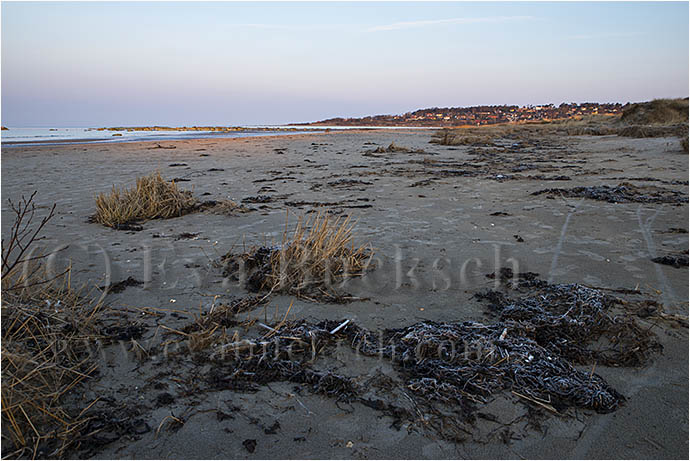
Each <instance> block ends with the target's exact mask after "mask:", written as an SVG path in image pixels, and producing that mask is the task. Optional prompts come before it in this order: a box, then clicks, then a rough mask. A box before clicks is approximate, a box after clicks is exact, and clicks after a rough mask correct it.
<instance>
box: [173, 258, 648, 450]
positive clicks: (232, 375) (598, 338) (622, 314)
mask: <svg viewBox="0 0 690 461" xmlns="http://www.w3.org/2000/svg"><path fill="white" fill-rule="evenodd" d="M491 276H492V277H493V278H494V279H498V280H497V281H498V282H499V283H500V288H501V291H487V292H485V293H482V294H479V295H478V297H479V298H480V299H481V300H484V301H486V302H487V304H488V307H489V313H490V314H492V315H493V316H494V321H493V323H480V322H472V321H469V322H432V321H422V322H418V323H415V324H413V325H410V326H407V327H404V328H396V329H384V330H375V331H372V330H367V329H365V328H362V327H360V326H358V325H357V324H355V323H353V322H351V321H329V320H325V321H319V322H315V321H309V320H304V319H302V320H295V321H291V322H287V323H283V322H281V323H280V324H279V325H276V326H273V327H269V326H264V327H265V328H266V329H267V330H269V332H268V333H266V335H264V336H263V337H261V338H255V339H253V340H250V339H245V340H243V341H239V340H238V338H237V337H234V338H233V339H232V340H231V341H232V342H231V343H228V344H224V345H221V346H218V342H217V341H216V342H210V343H214V344H215V346H214V348H213V349H208V350H206V353H207V354H208V359H209V360H210V361H211V362H212V363H213V364H214V365H213V367H211V369H210V370H209V371H208V372H207V374H206V375H205V382H206V383H207V384H208V385H209V386H210V387H211V388H212V389H217V390H221V389H230V390H234V391H241V392H255V391H257V390H258V389H259V386H261V385H266V384H269V383H271V382H276V381H284V382H285V381H287V382H291V383H294V384H297V385H298V386H299V388H303V387H304V388H306V389H308V390H309V391H311V392H313V393H317V394H321V395H324V396H327V397H330V398H333V399H335V400H336V401H338V402H348V403H357V402H358V403H361V404H363V405H365V406H368V407H371V408H374V409H376V410H378V411H381V412H383V413H384V414H386V415H389V416H391V417H392V418H394V423H393V426H394V427H396V428H400V427H401V425H402V422H404V421H408V422H410V423H412V424H416V423H418V422H419V421H420V419H419V418H420V414H421V413H420V411H421V412H422V413H425V414H426V415H427V416H422V419H423V420H425V421H426V422H427V423H428V425H427V426H426V427H429V428H432V429H433V430H435V431H437V433H438V434H439V435H440V436H442V437H444V438H450V439H453V440H458V439H459V438H461V437H462V436H463V433H465V434H467V433H468V432H467V429H468V428H470V426H468V425H471V424H473V423H474V422H475V419H476V418H477V417H478V416H481V415H484V416H486V415H485V413H482V405H483V404H485V403H488V402H490V401H492V400H493V399H494V398H495V397H496V396H497V395H498V394H500V393H506V392H510V393H512V394H513V395H515V396H518V397H520V398H521V399H523V400H522V401H525V402H527V403H529V404H530V405H536V406H537V407H539V408H540V409H542V410H543V409H547V410H549V411H551V412H553V413H562V412H564V411H565V410H567V409H568V408H573V407H577V408H586V409H591V410H594V411H596V412H599V413H608V412H612V411H615V410H616V409H617V408H619V407H620V406H621V405H622V404H623V403H624V402H625V397H624V396H623V395H621V394H620V393H619V392H617V391H616V390H615V389H614V388H612V387H611V386H610V385H609V384H608V383H607V382H606V381H605V380H604V378H603V377H601V376H600V375H599V374H597V373H595V368H594V366H596V365H608V366H638V365H641V364H644V363H646V362H647V360H648V359H649V357H650V354H651V353H652V352H655V351H658V350H659V349H660V346H659V344H658V343H657V342H656V340H655V337H654V336H653V334H652V333H650V332H649V330H648V329H644V328H642V327H641V326H640V324H639V323H638V318H646V317H649V316H651V315H655V314H657V313H658V308H659V306H658V304H657V303H655V302H654V301H649V300H647V301H646V302H626V301H624V300H622V299H620V298H617V297H614V296H611V295H608V294H605V293H604V292H603V291H601V290H600V289H596V288H591V287H586V286H583V285H578V284H549V283H547V282H545V281H542V280H540V279H539V277H538V274H536V273H533V272H523V273H518V274H514V273H513V272H512V271H511V270H510V269H502V270H501V271H499V273H498V274H491ZM616 292H620V293H623V292H624V291H622V290H619V291H616ZM626 293H627V292H626ZM635 293H637V292H635ZM258 299H261V298H249V299H247V300H239V301H237V302H236V304H231V305H228V306H233V305H234V306H238V308H233V307H229V308H227V309H225V312H224V313H223V314H221V312H222V311H223V310H222V309H221V310H218V309H216V311H214V313H213V314H211V315H209V316H207V318H206V319H205V321H208V322H209V324H208V325H205V327H210V326H212V325H211V324H213V325H224V326H225V325H229V324H230V323H228V322H227V320H228V319H231V318H232V316H234V315H235V313H236V312H241V311H245V307H246V308H247V309H250V308H252V307H253V306H256V305H257V304H256V303H257V300H258ZM239 306H244V307H239ZM223 315H226V316H227V318H221V317H222V316H223ZM197 322H198V321H197ZM193 328H197V327H193ZM193 328H192V327H190V328H186V329H185V331H188V332H189V331H192V329H193ZM341 346H345V347H347V348H349V349H350V350H351V351H353V352H354V353H356V354H361V355H364V356H368V357H372V358H378V359H380V360H385V361H388V362H390V363H392V365H393V367H394V369H395V370H396V371H397V373H398V378H399V379H393V378H391V377H388V376H386V377H385V378H386V379H387V381H386V383H384V385H383V386H377V385H376V384H375V383H374V384H372V380H375V379H376V378H372V379H370V380H369V381H364V382H363V381H362V379H361V377H357V376H355V377H353V376H346V375H341V374H338V373H336V372H335V371H334V370H327V369H323V365H320V364H319V358H321V357H329V356H331V355H332V354H333V353H334V352H336V351H337V350H338V349H339V348H340V347H341ZM575 364H581V365H584V364H587V365H592V369H591V370H590V369H587V370H585V371H581V370H578V369H577V368H575ZM373 388H377V389H378V391H374V392H376V393H377V394H378V393H379V392H381V393H383V394H385V395H389V396H390V398H387V399H386V400H380V399H372V398H371V396H372V394H371V392H372V391H373ZM298 392H299V391H298ZM399 392H403V393H405V395H407V396H408V397H410V399H411V400H410V402H412V405H413V407H414V409H413V408H403V407H399V406H397V405H395V403H396V402H400V400H399V396H398V397H395V395H396V393H399ZM408 394H409V395H408ZM403 402H404V400H403ZM484 416H481V417H484ZM489 416H490V415H489ZM425 424H426V423H425ZM449 425H450V426H449Z"/></svg>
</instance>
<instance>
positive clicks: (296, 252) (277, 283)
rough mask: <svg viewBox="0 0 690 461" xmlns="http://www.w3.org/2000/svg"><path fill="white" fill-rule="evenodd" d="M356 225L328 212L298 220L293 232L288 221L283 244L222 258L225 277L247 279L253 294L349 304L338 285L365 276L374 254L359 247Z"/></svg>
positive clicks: (365, 247)
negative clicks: (284, 295)
mask: <svg viewBox="0 0 690 461" xmlns="http://www.w3.org/2000/svg"><path fill="white" fill-rule="evenodd" d="M353 228H354V223H352V221H351V218H350V217H349V216H348V217H346V218H333V217H330V216H329V215H328V214H325V213H318V214H315V215H313V216H312V217H304V216H302V217H300V218H299V221H298V222H297V225H296V227H295V229H294V230H293V231H292V233H289V232H288V229H287V223H286V225H285V232H284V233H283V240H282V242H281V243H280V244H279V245H276V246H272V247H266V246H263V247H256V248H252V249H251V250H250V251H248V252H245V253H242V254H233V253H232V252H230V253H228V254H226V255H225V256H224V257H223V264H224V267H225V269H224V272H225V275H228V276H232V277H235V278H237V279H242V278H244V280H245V286H246V288H247V289H249V290H250V291H254V292H258V291H262V290H269V291H270V292H278V293H290V294H294V295H297V296H300V297H303V298H307V299H322V300H331V301H341V302H342V301H346V300H348V299H350V298H349V297H348V296H345V295H342V294H340V293H339V292H338V290H337V287H336V285H337V284H338V283H340V282H341V281H343V280H344V279H346V278H349V277H355V276H360V275H362V274H363V273H364V272H365V271H366V270H367V267H368V264H369V262H370V261H371V257H372V256H373V251H372V249H371V246H370V245H361V246H355V244H354V242H353V233H352V230H353Z"/></svg>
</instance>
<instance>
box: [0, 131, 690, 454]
mask: <svg viewBox="0 0 690 461" xmlns="http://www.w3.org/2000/svg"><path fill="white" fill-rule="evenodd" d="M430 139H431V132H430V131H429V130H414V129H410V130H395V131H391V130H363V131H356V130H352V131H347V132H336V131H332V132H327V133H311V134H295V135H283V136H265V137H256V138H238V139H197V140H181V141H164V142H160V141H159V142H129V143H109V144H89V143H84V144H64V145H40V146H30V147H17V146H13V147H8V148H3V151H2V198H3V204H2V234H3V237H4V236H5V235H7V233H8V232H9V231H10V226H11V225H12V222H13V215H12V212H11V210H10V209H9V208H8V206H7V199H12V200H14V201H16V200H19V198H20V197H21V196H22V195H24V196H28V195H30V194H31V193H32V192H34V191H37V194H36V202H37V205H40V206H41V207H50V206H52V204H53V203H56V204H57V207H56V216H55V218H54V219H52V220H51V221H50V222H49V223H48V224H47V226H46V228H45V229H44V231H43V232H42V234H43V235H45V239H44V240H42V241H41V242H40V243H41V245H42V246H44V247H45V248H48V249H49V250H51V251H53V250H54V251H57V250H59V251H57V253H56V254H55V257H54V258H53V259H52V260H51V262H50V264H53V265H54V268H55V270H58V269H59V268H62V267H66V266H67V265H68V264H71V268H72V269H71V277H72V283H73V284H84V285H85V286H87V287H90V288H91V289H93V292H92V295H93V296H96V297H99V296H101V295H102V296H103V301H104V303H105V304H107V306H108V308H109V311H110V313H109V314H108V315H109V316H110V318H111V319H112V318H117V321H118V322H119V325H125V326H130V327H132V326H135V327H136V328H137V329H138V331H139V334H138V335H137V336H136V338H137V339H136V345H134V344H133V342H132V341H133V338H134V336H133V335H129V336H127V335H125V336H123V338H124V340H123V341H120V342H119V343H117V341H116V342H115V343H113V344H110V345H108V346H105V347H103V348H101V349H100V350H99V354H100V355H99V371H98V375H97V376H95V377H94V378H92V379H90V380H88V381H86V382H85V383H84V385H83V386H81V387H79V388H78V389H77V392H76V393H75V394H74V395H73V396H72V398H73V399H74V401H75V402H80V401H81V402H91V401H93V400H94V399H96V398H100V400H99V401H98V403H97V404H96V405H94V407H93V410H94V411H100V412H110V413H109V415H110V416H109V417H110V419H111V420H112V419H116V418H117V417H118V416H117V415H119V417H120V418H121V419H122V420H123V421H125V420H127V421H130V422H132V421H135V422H136V424H133V425H130V426H127V427H125V425H123V424H124V423H123V424H121V425H120V426H118V427H119V429H118V430H115V429H112V428H110V429H108V431H107V432H108V434H107V435H103V434H101V435H102V436H103V437H102V438H101V439H100V440H101V443H100V445H98V446H96V445H94V444H91V445H88V444H86V443H85V444H83V445H82V446H81V447H79V449H78V450H77V451H75V452H73V453H72V456H87V457H94V458H208V459H215V458H242V459H272V458H307V459H310V458H442V459H444V458H579V459H583V458H586V459H597V458H599V459H601V458H653V459H669V458H686V457H687V456H688V328H687V320H686V321H685V323H684V324H683V322H682V321H679V320H678V319H682V318H685V319H687V315H688V268H687V266H685V267H679V268H676V267H673V266H670V265H663V264H657V263H655V262H653V261H652V259H653V258H657V257H663V256H665V255H679V254H680V255H682V254H685V255H687V251H688V234H687V225H688V202H687V197H688V168H689V165H688V155H687V153H686V152H683V151H681V149H680V146H679V144H678V139H677V138H644V139H633V138H626V137H620V136H542V137H538V136H535V137H532V138H530V139H528V140H527V141H520V140H515V139H500V140H497V141H495V144H494V145H493V146H492V147H487V146H472V145H468V146H444V145H437V144H430V143H429V141H430ZM391 143H394V146H398V149H387V148H388V147H389V146H390V145H391ZM378 148H380V149H378ZM155 171H159V172H160V173H161V175H162V176H163V177H164V178H165V179H166V180H173V179H175V181H176V183H177V184H178V186H179V187H180V188H182V189H187V190H191V191H192V192H193V194H194V196H195V197H198V198H199V199H200V200H216V201H219V200H233V201H234V202H236V203H238V204H243V205H244V206H245V207H246V208H247V209H248V210H245V211H244V212H237V213H233V214H229V215H228V214H214V213H207V212H195V213H189V214H186V215H184V216H181V217H176V218H172V219H156V220H151V221H147V222H143V223H141V227H142V229H141V230H139V231H125V230H115V229H111V228H107V227H105V226H102V225H100V224H97V223H93V222H89V217H90V216H92V215H93V214H94V212H95V202H94V198H95V196H96V195H97V194H99V193H101V192H108V191H109V190H110V189H111V188H112V186H113V185H115V186H118V187H122V186H126V187H131V186H132V185H133V184H134V181H135V179H136V178H137V177H138V176H143V175H147V174H150V173H152V172H155ZM621 184H627V185H632V186H633V187H632V190H634V191H637V192H635V193H636V194H638V196H639V194H641V193H647V194H649V195H648V196H656V197H659V196H663V197H667V198H668V199H664V200H660V201H659V200H657V201H655V200H647V199H642V200H640V201H628V202H624V203H621V202H616V201H605V200H597V199H593V198H591V197H590V198H587V197H584V198H583V197H578V196H569V193H568V192H562V191H561V192H558V191H554V190H555V189H564V190H565V189H567V190H571V189H573V188H577V187H592V186H603V185H606V186H611V187H615V186H619V185H621ZM626 187H628V188H629V189H630V187H629V186H626ZM635 188H641V189H635ZM650 188H651V189H650ZM545 189H548V190H550V191H546V192H543V193H540V194H537V195H535V194H534V193H537V192H540V191H543V190H545ZM640 191H642V192H640ZM650 191H651V192H650ZM655 194H656V195H655ZM664 202H666V203H664ZM41 210H45V208H39V210H38V211H39V213H40V212H41ZM313 210H317V211H318V210H321V211H324V212H328V213H330V214H331V215H332V216H348V215H349V216H352V219H353V220H355V221H356V226H355V228H354V230H353V235H354V239H355V241H356V243H358V244H366V243H370V244H371V247H372V248H373V249H374V252H375V257H374V259H373V261H374V262H375V268H374V269H373V270H372V271H371V272H370V273H368V274H367V275H366V276H365V277H363V278H355V279H352V280H351V281H349V282H348V283H347V285H346V286H345V288H344V291H346V292H347V293H348V294H349V295H351V296H352V297H353V298H357V300H355V301H353V302H348V303H325V302H314V301H310V300H308V299H303V298H299V297H295V296H291V295H286V294H273V295H271V296H270V298H268V299H267V304H264V305H261V306H257V307H256V308H254V309H252V310H249V311H248V312H246V313H242V314H238V318H242V319H245V318H249V317H254V318H257V319H258V322H261V323H266V324H268V325H275V324H276V323H277V322H278V321H280V319H283V318H285V319H286V320H298V319H309V320H310V321H314V322H318V321H322V320H332V321H339V322H340V321H343V320H350V321H351V322H352V323H353V324H356V325H358V326H360V327H362V328H366V329H368V330H371V331H379V330H382V329H391V328H403V327H407V326H410V325H412V324H414V323H416V322H420V321H425V320H426V321H434V322H464V321H476V322H490V321H492V320H491V314H490V312H489V311H488V310H487V303H486V302H484V301H482V300H480V299H478V298H476V297H475V294H477V293H480V292H484V291H486V290H490V289H494V288H496V279H491V278H487V277H486V275H487V274H492V273H494V272H495V271H498V270H499V269H500V268H501V267H508V266H510V267H514V268H516V269H517V270H516V271H515V272H516V273H517V272H518V271H519V272H523V273H524V272H534V273H537V274H539V275H538V277H539V279H541V280H544V281H546V282H549V283H552V284H571V283H577V284H581V285H584V286H587V287H592V288H595V289H599V290H603V291H604V292H606V293H609V291H606V290H619V289H625V290H630V291H633V292H636V293H633V294H632V295H630V296H632V297H634V298H636V299H637V298H640V297H641V298H645V299H653V300H655V301H657V302H658V305H659V312H662V313H664V314H665V315H667V316H669V318H672V319H675V320H673V321H672V320H664V318H663V317H659V316H655V317H648V318H644V317H639V318H637V317H636V322H638V323H639V324H640V325H641V327H642V328H644V329H645V330H648V331H650V332H652V333H653V334H654V338H655V340H656V341H658V343H659V344H660V345H661V346H663V350H660V351H652V352H650V354H649V360H648V361H646V362H645V363H644V364H642V365H639V366H620V367H616V366H604V365H601V364H598V365H597V364H594V366H582V365H577V364H576V365H575V368H577V369H578V370H580V371H583V372H586V373H591V374H592V375H594V374H596V375H598V376H599V377H601V378H602V379H603V380H605V381H606V382H607V383H608V384H609V385H610V386H611V387H612V388H614V389H615V390H616V391H617V392H619V393H620V394H622V395H623V396H624V397H625V399H626V400H625V402H624V403H623V404H622V405H621V406H620V408H618V409H616V410H615V411H612V412H609V413H606V414H599V413H597V412H595V411H592V410H590V409H586V408H577V407H570V408H566V409H563V410H562V411H558V412H557V413H558V414H553V412H551V411H548V410H545V409H544V408H542V407H540V406H539V405H535V404H534V402H530V401H527V400H525V399H524V398H521V397H520V396H519V395H515V394H514V393H511V392H510V390H503V391H500V392H495V393H492V395H491V397H490V398H488V402H487V403H482V404H479V405H478V408H477V411H478V412H479V413H481V415H484V417H482V416H479V417H476V418H475V419H474V420H473V422H472V423H471V424H469V425H468V426H466V427H470V428H471V429H469V430H468V431H467V433H465V434H464V440H462V441H460V440H457V439H456V440H450V439H449V437H446V436H444V434H443V432H442V431H439V430H438V428H437V427H436V426H434V424H432V422H431V421H432V420H431V418H432V417H431V416H430V415H428V414H425V412H424V411H423V409H419V408H416V407H415V405H414V402H413V401H412V400H413V399H412V400H411V399H410V397H406V395H407V394H409V393H411V391H410V390H409V388H407V387H406V385H405V383H404V381H403V380H402V379H401V377H400V375H399V370H398V368H397V367H396V366H395V365H394V364H393V363H391V362H390V361H386V360H380V359H378V358H375V357H365V356H362V355H359V354H355V353H354V352H353V351H352V350H350V349H348V348H345V349H343V350H340V349H338V350H337V351H335V352H334V353H332V354H328V356H325V357H323V359H321V360H320V361H317V362H315V364H314V366H315V367H316V368H318V369H320V370H330V371H332V372H334V373H338V374H340V375H345V376H348V377H351V378H352V379H353V380H354V382H356V383H359V384H360V385H362V386H364V387H365V388H367V390H368V392H369V393H368V394H366V396H367V398H370V397H371V396H378V397H380V398H381V399H384V400H386V401H387V402H392V403H394V404H395V405H396V406H399V407H402V408H405V409H407V410H409V412H410V414H412V415H413V417H411V418H402V419H400V418H395V417H394V416H391V415H390V412H388V414H387V412H386V411H381V410H380V409H376V408H372V407H371V406H367V405H364V404H362V403H361V401H353V402H349V403H346V402H340V401H338V399H336V398H332V397H329V396H327V395H322V394H317V393H313V392H310V391H309V389H308V386H304V385H298V384H295V383H294V382H293V383H291V382H285V381H277V382H271V383H268V384H265V385H264V384H259V385H256V386H252V388H251V389H248V390H246V391H244V392H243V391H241V390H238V389H236V388H234V389H229V388H226V389H224V388H222V386H221V385H212V384H211V383H210V381H209V379H208V376H210V375H212V374H213V367H214V366H215V365H213V364H212V363H209V362H204V361H203V357H202V356H201V355H199V354H194V353H185V354H182V353H176V354H173V357H172V358H171V357H170V356H169V354H167V353H164V352H163V351H164V348H163V345H164V344H166V343H167V344H170V345H172V344H173V343H172V342H170V340H171V339H174V340H177V339H180V337H179V335H176V334H175V333H174V331H178V332H179V331H182V330H183V329H184V327H185V325H187V324H189V322H191V321H192V320H193V319H195V318H197V317H200V316H203V315H206V314H207V313H209V311H210V310H211V309H212V308H213V306H216V305H219V304H220V303H222V302H232V301H233V300H238V299H241V298H245V297H247V296H252V295H253V294H252V293H248V292H247V290H246V289H245V287H244V286H243V285H242V284H241V283H239V282H237V281H234V280H232V279H229V278H227V277H224V276H223V272H222V270H221V269H220V267H219V260H220V258H221V256H223V255H225V254H226V253H228V252H230V251H231V250H232V251H236V252H239V251H242V250H245V249H248V248H250V247H252V246H255V245H256V246H258V245H270V244H272V243H276V242H279V241H280V240H281V238H282V236H283V232H284V230H285V228H286V219H287V226H288V229H291V228H292V227H293V226H294V225H295V223H296V222H297V219H298V217H299V216H300V215H304V214H305V213H306V214H309V213H311V212H312V211H313ZM286 211H287V214H286ZM129 277H131V278H132V279H133V280H134V281H135V282H137V284H134V285H133V286H128V287H126V288H124V289H123V290H122V291H121V292H118V293H115V292H113V290H111V291H106V292H104V293H103V294H101V291H99V290H97V289H96V287H103V286H104V285H108V284H110V285H111V286H112V285H114V284H115V283H117V282H120V281H124V280H127V279H128V278H129ZM616 293H618V292H616ZM620 293H623V291H621V292H620ZM618 295H620V296H621V297H623V298H625V296H627V295H624V294H617V296H618ZM290 306H291V307H290ZM288 309H289V312H288ZM286 313H287V315H286ZM236 330H237V332H238V335H239V337H241V338H256V337H259V335H262V334H264V333H265V330H263V331H262V328H261V327H260V326H258V325H256V324H255V325H253V326H252V327H251V328H244V327H241V326H240V327H237V328H236ZM175 344H177V343H175ZM170 347H172V346H170ZM378 397H377V398H378ZM75 404H76V403H75ZM171 415H172V416H173V417H174V419H173V418H171ZM487 415H488V416H487ZM173 422H176V423H177V424H172V423H173ZM536 422H538V424H537V423H536ZM248 441H249V442H248ZM252 441H253V442H252ZM45 455H47V454H45Z"/></svg>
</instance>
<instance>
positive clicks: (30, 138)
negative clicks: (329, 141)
mask: <svg viewBox="0 0 690 461" xmlns="http://www.w3.org/2000/svg"><path fill="white" fill-rule="evenodd" d="M256 128H276V127H275V126H266V125H264V126H247V127H245V129H246V130H247V131H241V132H232V131H230V132H217V131H97V130H94V129H89V128H11V127H10V129H9V130H5V131H2V134H1V136H0V139H1V140H2V144H3V146H4V147H11V146H12V145H17V144H19V143H21V144H22V145H30V144H39V143H40V144H46V143H47V144H50V143H53V142H54V143H56V144H57V143H65V142H67V143H69V142H123V141H165V140H177V139H198V138H213V137H216V138H245V137H252V136H277V135H287V134H294V133H300V132H314V131H317V132H321V131H323V130H325V129H329V128H330V129H333V130H351V129H362V128H381V127H364V126H362V127H342V126H339V127H335V126H334V127H318V128H306V127H290V126H282V127H280V128H296V129H297V130H298V131H258V130H257V131H251V130H252V129H256ZM386 129H389V128H388V127H386ZM390 129H409V127H392V128H390ZM114 134H121V135H122V136H113V135H114Z"/></svg>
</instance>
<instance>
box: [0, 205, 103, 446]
mask: <svg viewBox="0 0 690 461" xmlns="http://www.w3.org/2000/svg"><path fill="white" fill-rule="evenodd" d="M34 195H35V194H34ZM34 195H32V196H31V197H30V198H29V199H24V198H22V201H21V202H19V203H17V204H14V203H12V202H10V208H11V210H12V211H13V212H14V213H15V222H14V225H13V226H12V228H11V230H10V231H9V236H8V237H9V238H8V239H7V241H5V239H3V245H2V262H3V271H2V281H1V285H2V307H1V308H0V316H1V323H2V354H1V356H2V358H1V361H2V386H1V388H2V391H1V392H2V456H3V458H7V457H9V458H35V457H60V456H61V455H62V453H64V451H65V449H66V448H67V447H69V446H70V445H71V444H72V443H73V442H75V441H76V440H77V439H78V437H77V436H79V435H80V431H82V430H83V429H84V427H85V424H86V423H87V422H88V418H86V417H84V413H85V412H86V410H87V409H88V407H89V404H90V402H80V401H79V400H77V402H79V403H78V404H76V405H75V404H71V405H69V406H66V405H65V400H66V399H67V398H68V394H70V393H71V392H72V391H73V390H74V389H76V388H77V386H78V385H79V384H80V383H82V382H83V381H85V380H87V379H89V378H91V377H92V376H94V374H95V373H96V369H97V367H98V364H97V360H96V357H95V356H94V355H93V354H92V353H91V352H92V351H91V349H90V346H91V345H93V344H94V342H93V341H91V340H92V339H94V338H95V337H96V336H97V326H96V322H97V319H98V318H99V314H100V311H101V309H102V306H101V304H100V303H99V302H98V301H93V300H89V299H87V298H86V297H83V296H80V293H79V291H78V290H75V289H74V288H73V287H72V284H71V281H70V273H69V271H65V272H63V273H61V274H59V275H57V276H55V275H51V274H50V273H48V272H47V270H46V267H45V264H44V261H45V258H46V257H47V256H48V255H47V254H41V252H34V251H33V249H34V247H35V246H36V242H37V241H38V240H39V239H40V236H39V232H40V231H41V229H43V227H44V225H45V224H46V222H48V221H49V220H50V219H51V218H52V217H53V210H52V209H51V211H50V212H49V214H48V215H47V216H44V217H43V218H42V219H41V220H40V222H38V223H36V222H33V223H32V221H33V220H34V217H37V216H36V215H35V214H34V212H35V211H36V208H37V207H35V206H34V203H33V199H34ZM36 254H38V256H37V255H36ZM80 405H81V406H80Z"/></svg>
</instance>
